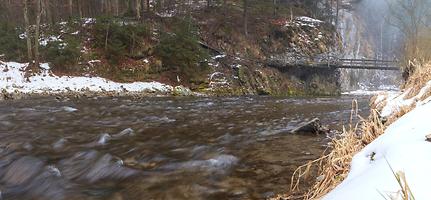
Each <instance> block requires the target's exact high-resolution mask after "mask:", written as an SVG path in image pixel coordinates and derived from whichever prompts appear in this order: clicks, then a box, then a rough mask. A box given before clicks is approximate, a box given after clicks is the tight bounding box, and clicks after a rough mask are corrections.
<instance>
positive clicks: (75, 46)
mask: <svg viewBox="0 0 431 200" xmlns="http://www.w3.org/2000/svg"><path fill="white" fill-rule="evenodd" d="M42 53H43V54H44V58H45V59H46V60H47V61H48V62H50V63H51V65H52V66H53V67H54V68H56V69H59V70H65V71H74V69H75V67H76V65H77V63H78V60H79V57H80V56H81V48H80V42H79V40H78V39H77V38H75V37H73V36H68V37H66V38H65V39H64V40H63V41H54V42H49V43H48V44H47V45H46V47H44V48H43V51H42Z"/></svg>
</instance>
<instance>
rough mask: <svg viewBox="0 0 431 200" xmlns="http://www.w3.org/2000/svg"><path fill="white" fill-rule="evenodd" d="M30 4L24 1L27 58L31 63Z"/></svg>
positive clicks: (26, 0)
mask: <svg viewBox="0 0 431 200" xmlns="http://www.w3.org/2000/svg"><path fill="white" fill-rule="evenodd" d="M28 4H29V2H28V0H24V22H25V34H26V36H27V57H28V60H29V61H32V60H33V53H32V45H31V33H30V30H31V29H30V20H29V5H28Z"/></svg>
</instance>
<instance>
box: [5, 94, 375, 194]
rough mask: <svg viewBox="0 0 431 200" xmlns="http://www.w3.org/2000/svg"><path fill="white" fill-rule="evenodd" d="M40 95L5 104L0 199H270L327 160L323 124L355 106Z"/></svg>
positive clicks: (330, 101) (364, 109)
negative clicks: (299, 171) (317, 123)
mask: <svg viewBox="0 0 431 200" xmlns="http://www.w3.org/2000/svg"><path fill="white" fill-rule="evenodd" d="M353 99H357V100H358V104H359V108H360V109H359V112H360V114H361V115H362V116H366V115H367V114H368V109H369V108H368V100H369V98H368V97H366V96H360V97H358V96H356V97H355V96H341V97H331V98H276V97H229V98H167V97H163V98H144V99H130V98H91V99H86V98H81V99H56V98H54V97H49V98H48V97H45V98H32V99H25V100H15V101H5V102H0V199H20V200H21V199H35V200H38V199H41V200H42V199H54V200H57V199H59V200H62V199H88V200H96V199H100V200H102V199H103V200H105V199H108V200H123V199H124V200H126V199H131V200H134V199H191V200H193V199H264V198H267V197H270V196H272V195H274V194H278V193H283V192H286V191H287V190H288V188H289V184H290V177H291V175H292V173H293V171H294V170H295V169H296V168H297V167H298V166H300V165H302V164H304V163H306V162H307V161H309V160H312V159H315V158H317V157H319V156H320V155H321V154H322V153H323V151H324V149H325V147H326V144H327V142H328V140H327V139H326V137H325V136H324V135H321V136H317V135H314V134H308V135H307V134H305V135H295V134H291V133H289V132H290V130H291V129H293V128H295V127H296V126H298V125H299V124H300V123H301V122H305V121H308V120H311V119H313V118H315V117H317V118H320V119H321V122H322V124H324V125H328V126H329V127H331V128H333V129H341V126H342V125H343V124H347V123H348V122H349V118H350V112H351V108H352V100H353Z"/></svg>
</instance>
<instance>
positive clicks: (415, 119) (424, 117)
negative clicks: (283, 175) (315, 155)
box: [297, 63, 431, 200]
mask: <svg viewBox="0 0 431 200" xmlns="http://www.w3.org/2000/svg"><path fill="white" fill-rule="evenodd" d="M415 67H416V68H415V69H416V71H415V73H414V74H413V75H411V76H410V77H409V80H408V81H407V82H406V83H405V85H404V87H403V88H404V89H403V90H402V91H401V92H391V93H382V94H379V95H377V96H375V97H374V98H373V100H372V101H371V107H372V109H373V111H372V112H371V116H370V117H369V118H367V119H364V120H363V121H362V122H360V123H359V124H358V125H356V126H351V127H350V129H346V131H345V132H344V133H343V134H342V136H341V137H340V138H335V139H334V140H333V141H332V144H331V149H332V150H331V152H329V154H327V155H325V156H324V157H322V158H320V159H318V160H316V162H314V163H310V164H311V165H314V164H317V163H319V164H317V165H318V166H319V167H320V170H319V175H318V177H320V178H318V180H316V182H315V184H314V185H313V186H312V187H311V188H310V189H309V191H308V192H307V193H306V195H305V196H304V198H305V199H321V198H323V199H327V200H333V199H335V200H337V199H372V200H374V199H375V200H379V199H385V198H386V199H428V197H429V196H430V195H431V193H430V191H429V190H428V189H427V182H428V181H429V179H430V177H429V175H427V174H428V169H429V167H430V166H431V164H430V163H431V162H430V160H429V156H427V153H426V152H429V151H430V148H431V145H430V143H429V141H430V139H429V138H430V136H429V134H430V132H431V129H430V127H429V125H428V124H429V123H428V121H429V118H428V116H429V113H430V111H431V103H430V101H431V97H430V94H431V92H430V90H431V82H430V81H429V80H430V70H429V69H430V64H429V63H426V64H421V65H416V66H415ZM307 166H308V165H307ZM302 172H304V171H303V169H299V171H297V174H301V173H302ZM300 178H302V177H300Z"/></svg>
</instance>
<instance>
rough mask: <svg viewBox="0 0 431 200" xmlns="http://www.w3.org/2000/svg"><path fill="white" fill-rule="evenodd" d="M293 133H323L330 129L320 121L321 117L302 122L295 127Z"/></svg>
mask: <svg viewBox="0 0 431 200" xmlns="http://www.w3.org/2000/svg"><path fill="white" fill-rule="evenodd" d="M291 132H292V133H298V134H310V133H312V134H323V133H326V132H328V129H327V128H326V127H324V126H322V124H321V123H320V119H319V118H314V119H313V120H311V121H308V122H304V123H301V124H300V125H299V126H298V127H296V128H294V129H293V130H292V131H291Z"/></svg>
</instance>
